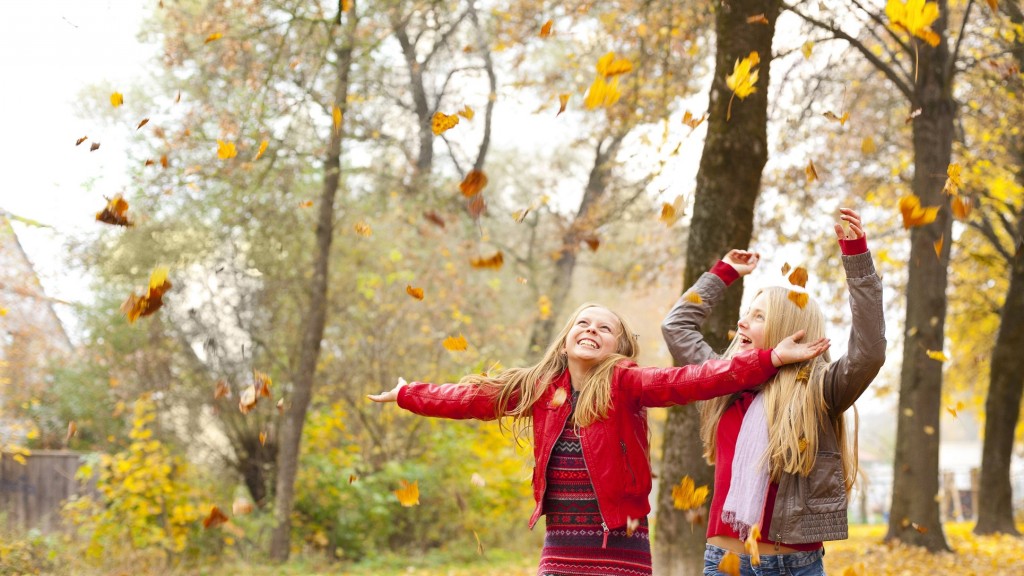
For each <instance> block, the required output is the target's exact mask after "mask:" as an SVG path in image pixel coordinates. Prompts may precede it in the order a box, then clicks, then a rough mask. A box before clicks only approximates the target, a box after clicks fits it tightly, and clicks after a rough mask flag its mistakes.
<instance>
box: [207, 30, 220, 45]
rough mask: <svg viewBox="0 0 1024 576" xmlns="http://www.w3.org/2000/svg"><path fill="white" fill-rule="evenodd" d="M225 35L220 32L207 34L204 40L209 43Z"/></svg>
mask: <svg viewBox="0 0 1024 576" xmlns="http://www.w3.org/2000/svg"><path fill="white" fill-rule="evenodd" d="M223 36H224V35H223V34H221V33H220V32H214V33H213V34H210V35H209V36H207V37H206V40H203V44H209V43H210V42H214V41H216V40H220V39H221V38H222V37H223Z"/></svg>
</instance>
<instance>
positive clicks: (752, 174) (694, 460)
mask: <svg viewBox="0 0 1024 576" xmlns="http://www.w3.org/2000/svg"><path fill="white" fill-rule="evenodd" d="M780 7H781V4H780V3H779V2H776V1H770V2H764V1H752V0H742V1H735V0H734V1H731V2H723V1H718V2H715V4H714V9H715V34H716V38H717V48H716V55H715V76H714V81H713V82H712V85H711V93H710V98H709V101H710V103H709V112H710V116H709V118H708V134H707V139H706V140H705V142H704V151H703V153H702V155H701V161H700V168H699V170H698V172H697V188H696V195H695V202H694V213H693V218H692V219H691V221H690V231H689V238H688V241H687V248H686V271H685V273H684V278H683V283H684V289H685V288H686V287H688V286H690V285H692V284H693V283H694V282H695V281H696V280H697V278H699V277H700V275H701V274H702V273H703V272H705V271H706V270H707V269H708V268H709V267H710V266H711V265H712V264H714V262H715V261H716V260H717V259H718V258H720V257H721V256H722V255H723V254H725V253H726V252H727V251H728V250H729V249H731V248H746V247H747V246H749V244H750V238H751V234H752V232H753V226H754V205H755V203H756V201H757V196H758V193H759V192H760V187H761V174H762V171H763V169H764V165H765V162H767V160H768V137H767V117H768V98H767V91H768V89H767V86H768V84H769V74H768V72H769V65H770V62H771V54H772V52H771V46H772V37H773V36H774V34H775V21H776V19H777V18H778V15H779V11H780ZM760 13H764V14H765V16H766V18H767V19H768V24H767V25H758V26H751V25H750V24H747V17H748V16H750V15H752V14H760ZM752 51H756V52H757V53H758V55H759V56H760V58H761V64H760V65H759V66H758V70H759V78H758V81H757V92H754V93H753V94H751V95H750V96H749V97H747V98H746V99H745V100H740V99H739V98H736V99H735V100H734V101H733V102H732V115H731V119H730V120H728V121H726V109H727V108H728V106H729V98H730V96H731V95H732V91H731V90H730V89H729V88H728V87H727V86H726V83H725V77H726V76H727V75H729V74H732V70H733V64H734V63H735V62H736V60H738V59H742V58H746V57H747V56H749V55H750V53H751V52H752ZM742 294H743V291H742V287H733V288H731V289H730V290H729V291H728V292H727V293H726V297H725V299H724V300H723V301H722V303H721V304H720V305H719V306H718V307H717V308H716V309H715V311H714V313H713V314H712V315H711V317H710V318H709V319H708V320H707V322H706V323H705V325H704V335H705V337H706V339H707V341H708V342H709V343H710V344H711V345H712V346H713V347H714V348H715V349H717V350H724V349H725V346H726V345H727V344H728V333H729V330H732V329H734V328H735V325H736V318H738V317H739V307H740V301H741V299H742ZM699 430H700V421H699V417H698V414H697V410H696V407H695V406H678V407H674V408H671V409H669V415H668V421H667V422H666V424H665V451H664V453H663V456H662V462H661V470H660V474H659V478H660V488H659V492H658V504H657V519H656V526H655V530H654V535H655V542H654V568H655V570H654V571H655V574H659V575H665V576H691V575H698V574H702V573H703V566H704V561H703V557H704V542H705V526H704V525H700V526H691V525H690V524H689V522H688V521H687V520H686V517H685V515H684V514H683V513H682V512H681V511H679V510H676V509H675V507H674V506H673V504H672V486H673V485H675V484H678V483H679V482H680V480H682V478H683V476H690V477H691V478H693V480H694V482H695V483H696V485H697V486H701V485H705V484H706V485H708V486H712V487H713V484H714V475H713V470H712V468H711V467H709V466H708V465H707V464H706V463H705V462H704V458H703V456H702V454H703V446H702V445H701V441H700V434H699ZM709 498H710V497H709ZM709 503H710V502H709Z"/></svg>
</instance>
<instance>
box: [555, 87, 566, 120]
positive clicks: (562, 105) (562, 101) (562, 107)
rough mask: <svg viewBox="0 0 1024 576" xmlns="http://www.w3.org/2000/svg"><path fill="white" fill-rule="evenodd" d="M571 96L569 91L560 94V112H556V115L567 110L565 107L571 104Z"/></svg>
mask: <svg viewBox="0 0 1024 576" xmlns="http://www.w3.org/2000/svg"><path fill="white" fill-rule="evenodd" d="M569 96H570V94H569V93H568V92H564V93H562V94H559V95H558V113H557V114H555V116H556V117H557V116H558V115H559V114H561V113H562V112H565V107H566V106H568V105H569Z"/></svg>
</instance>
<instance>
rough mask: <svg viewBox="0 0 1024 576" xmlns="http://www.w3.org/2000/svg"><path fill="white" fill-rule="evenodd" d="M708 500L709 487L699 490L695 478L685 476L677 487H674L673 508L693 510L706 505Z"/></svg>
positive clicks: (702, 487)
mask: <svg viewBox="0 0 1024 576" xmlns="http://www.w3.org/2000/svg"><path fill="white" fill-rule="evenodd" d="M707 498H708V487H707V486H706V485H705V486H701V487H699V488H697V487H696V486H695V484H694V482H693V478H690V477H689V476H683V479H682V480H680V481H679V484H678V485H677V486H673V487H672V506H674V507H675V508H677V509H679V510H692V509H694V508H698V507H700V506H702V505H703V504H704V501H705V500H707Z"/></svg>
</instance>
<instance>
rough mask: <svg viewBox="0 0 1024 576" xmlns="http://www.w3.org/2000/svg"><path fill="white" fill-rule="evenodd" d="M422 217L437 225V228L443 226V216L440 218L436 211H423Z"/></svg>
mask: <svg viewBox="0 0 1024 576" xmlns="http://www.w3.org/2000/svg"><path fill="white" fill-rule="evenodd" d="M423 217H424V218H426V219H427V220H428V221H429V222H431V223H432V224H434V225H435V226H437V227H438V228H441V229H443V228H444V218H441V216H440V215H439V214H438V213H437V212H434V211H433V210H430V211H428V212H424V213H423Z"/></svg>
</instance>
